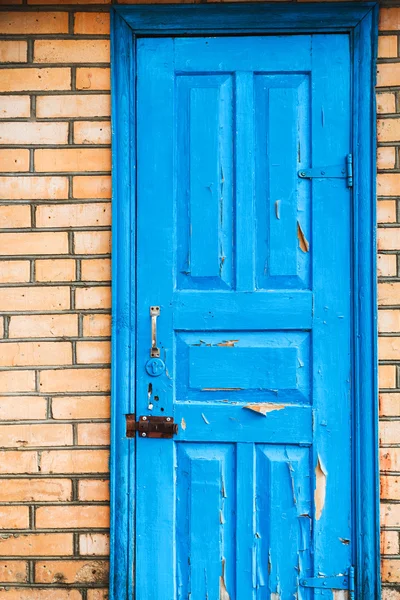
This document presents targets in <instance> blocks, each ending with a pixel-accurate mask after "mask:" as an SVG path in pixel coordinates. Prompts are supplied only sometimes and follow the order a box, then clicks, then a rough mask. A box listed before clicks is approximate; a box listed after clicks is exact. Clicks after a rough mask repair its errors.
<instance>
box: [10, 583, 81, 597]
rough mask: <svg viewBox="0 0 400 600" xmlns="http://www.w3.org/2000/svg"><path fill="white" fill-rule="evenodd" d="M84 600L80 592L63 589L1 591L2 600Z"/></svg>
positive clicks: (25, 588)
mask: <svg viewBox="0 0 400 600" xmlns="http://www.w3.org/2000/svg"><path fill="white" fill-rule="evenodd" d="M33 599H34V600H82V596H81V594H80V592H78V590H67V589H62V588H57V589H47V590H46V589H43V588H39V587H37V586H35V587H34V588H27V587H24V588H20V587H19V588H10V587H9V586H7V587H6V588H1V589H0V600H33Z"/></svg>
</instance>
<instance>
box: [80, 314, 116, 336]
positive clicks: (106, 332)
mask: <svg viewBox="0 0 400 600" xmlns="http://www.w3.org/2000/svg"><path fill="white" fill-rule="evenodd" d="M83 335H84V336H85V337H104V336H107V337H108V336H110V335H111V316H110V315H104V314H99V315H85V316H84V317H83Z"/></svg>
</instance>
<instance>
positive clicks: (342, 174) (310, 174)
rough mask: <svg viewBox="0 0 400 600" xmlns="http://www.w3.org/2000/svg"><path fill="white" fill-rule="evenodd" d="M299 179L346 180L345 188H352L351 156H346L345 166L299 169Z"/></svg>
mask: <svg viewBox="0 0 400 600" xmlns="http://www.w3.org/2000/svg"><path fill="white" fill-rule="evenodd" d="M298 175H299V177H301V179H325V178H328V179H346V180H347V187H349V188H351V187H353V155H352V154H348V155H347V156H346V164H345V165H343V167H314V168H312V169H301V170H300V171H299V172H298Z"/></svg>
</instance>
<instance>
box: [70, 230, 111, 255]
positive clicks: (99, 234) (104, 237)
mask: <svg viewBox="0 0 400 600" xmlns="http://www.w3.org/2000/svg"><path fill="white" fill-rule="evenodd" d="M74 240H75V253H76V254H109V253H110V252H111V232H110V231H77V232H76V233H74Z"/></svg>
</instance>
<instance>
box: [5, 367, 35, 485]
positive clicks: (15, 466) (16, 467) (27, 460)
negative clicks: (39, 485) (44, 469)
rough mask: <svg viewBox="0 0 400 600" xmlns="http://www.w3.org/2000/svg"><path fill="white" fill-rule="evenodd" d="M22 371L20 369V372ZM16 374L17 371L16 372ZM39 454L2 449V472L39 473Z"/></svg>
mask: <svg viewBox="0 0 400 600" xmlns="http://www.w3.org/2000/svg"><path fill="white" fill-rule="evenodd" d="M18 373H20V371H19V372H18ZM14 375H15V373H14ZM37 472H38V465H37V454H36V452H32V451H17V450H0V473H1V474H2V475H6V474H8V473H10V474H15V475H16V474H20V473H21V474H22V473H37Z"/></svg>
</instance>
